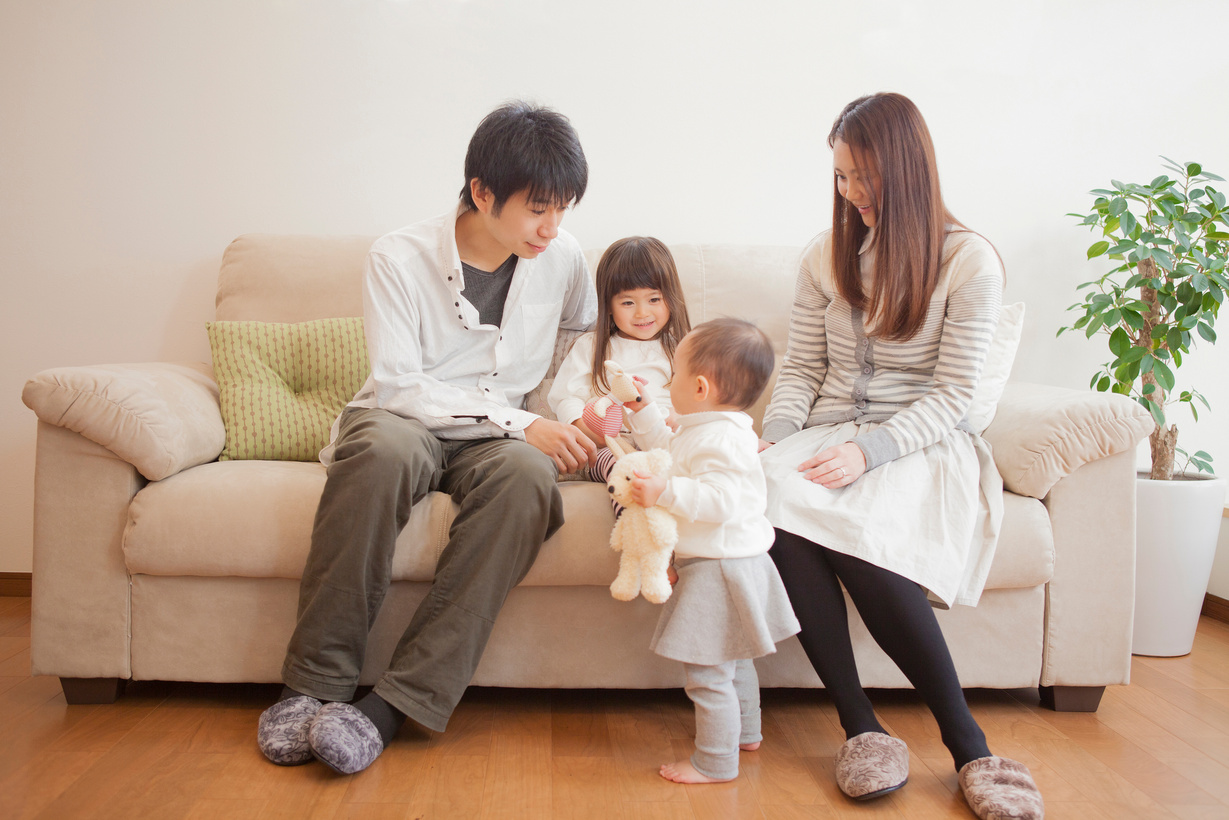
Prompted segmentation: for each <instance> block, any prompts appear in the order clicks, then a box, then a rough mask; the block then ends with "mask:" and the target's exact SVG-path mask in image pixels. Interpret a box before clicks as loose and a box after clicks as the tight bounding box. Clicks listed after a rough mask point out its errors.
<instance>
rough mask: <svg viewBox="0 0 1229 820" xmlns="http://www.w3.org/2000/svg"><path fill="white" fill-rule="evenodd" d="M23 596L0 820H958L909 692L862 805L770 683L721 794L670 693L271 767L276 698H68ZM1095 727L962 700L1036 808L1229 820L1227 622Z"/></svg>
mask: <svg viewBox="0 0 1229 820" xmlns="http://www.w3.org/2000/svg"><path fill="white" fill-rule="evenodd" d="M29 622H30V602H29V599H28V598H0V818H4V819H5V820H10V818H12V819H13V820H16V818H34V817H37V818H54V820H65V819H66V818H76V817H80V818H92V819H93V820H100V819H101V818H111V817H116V818H121V817H122V818H146V817H148V818H157V819H158V820H172V819H173V818H196V819H199V820H205V819H206V818H208V820H224V819H225V818H292V819H293V820H300V819H303V820H306V818H318V820H332V819H333V818H337V819H338V820H343V819H345V820H349V819H350V818H363V820H394V819H395V820H409V818H468V817H474V818H503V817H507V818H602V819H603V820H608V819H609V818H626V820H650V818H663V819H667V818H668V819H669V820H683V818H723V819H724V818H735V817H738V818H741V817H754V818H769V819H772V818H780V819H781V820H785V819H786V818H791V819H792V818H836V817H842V818H843V817H850V818H864V819H865V820H871V818H944V817H952V818H970V817H972V816H973V815H972V813H971V812H970V811H969V810H968V808H967V807H966V806H965V804H964V802H963V800H962V799H961V797H960V795H959V792H958V788H957V785H956V775H955V772H954V771H953V770H952V764H951V759H950V757H948V755H947V752H946V750H945V749H944V748H943V746H942V744H941V743H940V742H939V739H938V732H937V729H936V726H935V724H934V721H933V720H932V719H931V718H930V716H929V714H928V713H927V711H926V710H925V708H924V707H922V706H920V705H919V703H918V701H917V699H916V698H915V697H914V695H913V694H912V693H911V692H878V693H875V694H874V695H873V698H874V701H875V704H876V707H877V708H878V710H879V712H880V714H881V716H882V720H883V723H884V725H885V726H887V727H888V728H889V729H890V731H891V732H892V733H893V734H896V735H898V736H899V737H901V738H903V739H904V740H905V741H906V742H907V743H908V744H909V748H910V750H911V752H912V760H911V761H910V770H911V777H910V781H909V784H908V786H907V787H906V788H904V789H903V790H901V791H899V792H897V793H895V794H893V795H890V796H888V797H885V798H883V799H880V800H877V801H872V802H870V803H855V802H853V801H850V800H847V799H846V798H844V797H843V796H842V795H841V794H840V793H839V792H838V791H837V789H836V786H835V785H834V783H833V780H832V757H833V755H834V754H835V752H836V750H837V747H838V746H839V745H840V743H841V740H842V735H841V733H840V731H839V730H838V728H837V725H836V716H835V712H834V710H833V708H832V705H831V703H830V702H829V701H828V699H827V697H826V696H825V695H824V694H823V693H822V692H814V691H783V690H776V691H766V692H765V693H764V698H763V700H764V745H763V747H762V748H761V749H760V751H759V752H754V753H744V754H743V755H742V773H741V775H740V776H739V778H738V779H737V780H735V781H734V782H732V783H729V784H722V785H715V786H679V785H674V784H671V783H667V782H666V781H664V780H661V779H660V778H659V777H658V776H657V774H656V771H657V767H658V765H659V764H661V763H663V762H666V761H670V760H674V759H677V758H680V757H683V756H686V755H687V754H689V753H690V750H691V739H690V733H691V730H692V725H693V722H692V714H691V708H690V704H689V702H688V701H687V699H686V697H684V696H683V694H682V693H681V692H678V691H650V692H626V691H617V692H606V691H583V692H572V691H521V690H502V689H475V690H471V691H470V692H469V693H468V694H467V695H466V697H465V699H464V700H463V701H462V703H461V705H460V707H459V708H458V710H457V713H456V715H455V716H454V718H453V721H452V724H451V726H450V727H449V730H448V731H447V732H445V733H442V734H433V733H429V732H426V731H423V730H419V729H416V728H412V727H407V728H405V729H403V730H402V732H401V734H400V735H398V737H397V739H396V740H395V741H394V743H393V744H392V745H391V747H390V748H389V749H388V750H387V751H385V752H384V754H383V755H382V756H381V757H380V759H379V760H377V761H376V763H375V764H374V765H373V766H372V767H371V768H370V769H369V770H367V771H366V772H363V773H361V774H359V775H355V776H352V777H340V776H337V775H334V774H332V773H331V772H330V771H328V770H327V769H326V768H325V767H324V766H322V765H320V764H318V763H317V764H311V765H307V766H301V767H297V768H289V769H287V768H279V767H277V766H273V765H271V764H269V763H267V762H266V761H265V760H264V758H262V757H261V755H260V753H259V751H257V749H256V743H255V731H256V718H257V716H258V715H259V714H260V712H261V710H262V709H263V708H265V707H266V706H267V705H268V704H269V703H270V702H271V701H272V699H273V697H274V696H275V694H276V693H277V690H278V687H276V686H268V685H262V686H256V685H244V686H237V685H204V684H177V683H136V684H132V685H130V686H129V688H128V691H127V693H126V694H125V696H124V697H123V698H122V699H121V700H120V701H118V702H117V703H115V704H113V705H107V706H67V705H66V704H65V703H64V696H63V694H62V693H61V691H60V686H59V682H58V680H57V679H56V678H48V677H37V678H33V677H30V674H29ZM1132 680H1133V682H1132V683H1131V685H1130V686H1118V687H1110V688H1109V689H1108V690H1107V691H1106V694H1105V698H1104V700H1103V701H1102V705H1101V709H1100V711H1099V712H1097V713H1096V714H1093V715H1087V714H1057V713H1055V712H1051V711H1048V710H1046V709H1043V708H1041V707H1040V706H1038V704H1037V696H1036V693H1035V692H1031V691H1027V690H1022V691H1014V692H999V691H986V690H973V691H970V692H969V701H970V705H971V706H972V709H973V712H974V714H975V715H976V716H977V719H978V720H979V721H980V723H981V725H982V727H983V728H984V729H985V730H986V734H987V735H988V736H989V740H990V746H991V748H992V749H993V750H994V751H995V752H996V753H998V754H1002V755H1005V756H1009V757H1014V758H1016V759H1018V760H1021V761H1024V762H1025V763H1026V764H1028V765H1029V766H1030V767H1031V768H1032V771H1033V774H1034V776H1035V777H1036V779H1037V782H1038V784H1039V785H1040V787H1041V790H1042V793H1043V794H1044V796H1045V799H1046V808H1047V817H1049V818H1051V820H1061V818H1082V819H1083V820H1096V819H1097V818H1114V819H1115V820H1117V819H1118V818H1149V820H1155V819H1156V818H1175V817H1176V818H1201V820H1202V819H1205V818H1229V626H1227V625H1225V624H1222V623H1219V622H1217V621H1212V620H1209V619H1207V618H1205V619H1203V621H1202V623H1201V624H1200V628H1199V636H1198V638H1197V640H1196V644H1195V651H1194V652H1193V653H1192V654H1191V655H1190V656H1188V657H1185V658H1175V659H1165V660H1160V659H1152V658H1136V659H1135V662H1134V669H1133V675H1132Z"/></svg>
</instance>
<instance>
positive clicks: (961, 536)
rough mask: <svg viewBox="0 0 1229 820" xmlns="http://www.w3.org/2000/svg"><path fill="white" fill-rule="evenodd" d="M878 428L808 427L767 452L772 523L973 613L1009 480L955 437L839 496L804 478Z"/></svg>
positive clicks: (978, 441) (981, 446) (987, 455)
mask: <svg viewBox="0 0 1229 820" xmlns="http://www.w3.org/2000/svg"><path fill="white" fill-rule="evenodd" d="M877 426H878V425H876V424H863V425H860V426H859V425H856V424H854V423H852V422H847V423H844V424H832V425H820V426H817V427H810V428H808V429H806V430H803V431H802V432H800V433H795V434H794V435H792V436H789V437H788V438H785V439H783V440H782V441H780V442H778V443H776V444H774V445H773V446H772V447H769V448H768V449H767V450H765V451H764V452H763V453H761V454H760V459H761V461H762V463H763V465H764V473H765V476H766V477H767V479H768V513H767V514H768V520H769V521H771V522H772V524H773V526H774V527H778V528H780V529H782V530H785V531H787V532H792V533H794V534H795V535H800V536H802V537H803V538H806V539H807V540H809V541H813V542H815V543H817V544H822V545H823V546H825V547H827V548H828V549H831V550H834V551H835V552H840V553H844V554H846V555H852V556H854V557H855V558H860V559H862V560H863V561H867V562H869V563H871V564H874V565H875V566H878V567H882V568H884V569H886V570H889V571H891V572H895V573H896V574H898V575H902V576H904V577H905V578H908V579H910V580H911V581H915V582H917V583H918V584H921V585H922V586H923V587H925V588H926V590H927V591H928V593H929V595H930V598H931V601H932V602H933V603H935V604H937V605H940V606H942V607H944V608H947V607H950V606H952V605H953V604H964V605H968V606H974V605H976V604H977V601H978V599H979V598H980V597H981V593H982V589H983V588H984V587H985V585H986V576H987V575H988V574H989V573H990V563H991V561H993V560H994V549H995V546H996V545H997V544H998V536H999V528H1000V526H1001V525H1002V521H1003V479H1002V477H1001V476H1000V475H999V472H998V468H996V467H995V465H994V458H993V457H992V455H991V452H990V445H988V444H986V442H985V441H983V440H982V438H981V437H980V436H976V435H972V434H970V433H965V432H962V431H960V430H953V431H951V432H950V433H948V434H947V435H946V436H944V437H943V439H942V440H940V441H938V442H936V443H934V444H931V445H930V446H928V447H925V448H923V449H921V450H917V451H915V452H912V453H909V454H907V455H904V456H901V457H900V458H898V459H895V460H893V461H890V462H888V463H887V464H883V465H880V466H879V467H876V468H875V469H873V470H871V471H869V472H867V473H865V474H864V475H862V476H861V477H860V478H858V479H857V480H856V481H854V482H853V483H852V484H850V485H848V486H846V487H841V488H839V489H835V490H830V489H828V488H826V487H823V486H821V485H819V484H815V483H813V482H810V481H807V480H806V479H804V478H803V477H802V473H800V472H799V471H798V465H799V464H801V463H802V462H804V461H806V460H807V459H809V458H811V457H812V456H814V455H816V454H818V453H819V452H820V451H822V450H824V449H826V448H828V447H831V446H834V445H837V444H842V443H844V442H846V441H849V440H851V439H853V438H854V437H855V436H856V435H857V434H858V433H860V432H861V433H866V432H869V431H870V430H873V429H874V428H875V427H877Z"/></svg>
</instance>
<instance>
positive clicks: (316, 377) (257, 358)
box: [207, 318, 371, 461]
mask: <svg viewBox="0 0 1229 820" xmlns="http://www.w3.org/2000/svg"><path fill="white" fill-rule="evenodd" d="M207 328H208V331H209V347H210V349H211V350H212V351H213V373H214V378H216V379H217V382H218V389H219V392H220V394H221V397H220V400H221V405H222V422H223V424H224V425H225V426H226V446H225V447H224V448H223V450H222V455H221V456H219V459H220V460H223V461H225V460H228V459H275V460H281V461H315V460H316V458H317V457H318V456H319V453H320V450H321V449H323V447H324V446H325V445H326V444H328V441H329V429H330V427H332V424H333V419H335V418H336V417H337V415H338V414H339V413H340V412H341V409H342V408H343V407H345V406H346V404H347V403H348V402H349V401H350V400H351V399H352V398H354V394H355V393H357V392H358V391H359V388H361V387H362V386H363V382H365V381H366V380H367V374H368V373H369V372H370V370H371V368H370V365H369V364H368V362H367V342H366V340H365V338H364V337H363V320H362V319H361V318H345V319H317V320H315V321H313V322H301V323H298V324H274V323H269V322H210V323H209V324H208V325H207Z"/></svg>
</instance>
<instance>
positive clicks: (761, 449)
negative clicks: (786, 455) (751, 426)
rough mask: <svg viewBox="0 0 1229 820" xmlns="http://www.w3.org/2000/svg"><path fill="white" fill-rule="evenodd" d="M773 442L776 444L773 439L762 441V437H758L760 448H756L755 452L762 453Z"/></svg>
mask: <svg viewBox="0 0 1229 820" xmlns="http://www.w3.org/2000/svg"><path fill="white" fill-rule="evenodd" d="M774 444H776V442H775V441H764V439H760V448H759V449H758V450H756V452H757V453H762V452H764V451H765V450H767V449H768V448H769V447H771V446H772V445H774Z"/></svg>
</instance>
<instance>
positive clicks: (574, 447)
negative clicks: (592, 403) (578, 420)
mask: <svg viewBox="0 0 1229 820" xmlns="http://www.w3.org/2000/svg"><path fill="white" fill-rule="evenodd" d="M525 441H527V442H529V443H530V444H532V445H533V446H534V447H537V448H538V449H539V450H541V451H542V452H544V453H546V454H547V455H548V456H550V457H551V460H553V461H554V462H555V466H556V467H558V468H559V472H561V473H574V472H576V471H577V470H579V469H580V468H581V467H583V466H585V465H586V464H588V465H592V464H593V456H594V454H595V453H597V445H596V444H594V443H593V442H592V441H590V440H589V437H588V436H587V435H585V434H584V432H583V431H582V430H581V429H580V428H578V427H573V426H572V425H570V424H564V423H563V422H559V421H550V420H549V419H538V420H537V421H535V422H533V423H532V424H530V425H529V426H528V427H526V428H525Z"/></svg>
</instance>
